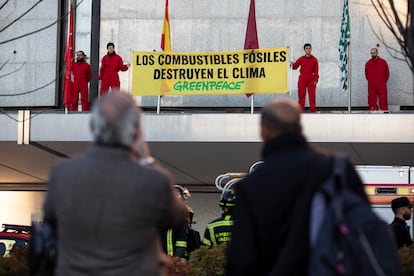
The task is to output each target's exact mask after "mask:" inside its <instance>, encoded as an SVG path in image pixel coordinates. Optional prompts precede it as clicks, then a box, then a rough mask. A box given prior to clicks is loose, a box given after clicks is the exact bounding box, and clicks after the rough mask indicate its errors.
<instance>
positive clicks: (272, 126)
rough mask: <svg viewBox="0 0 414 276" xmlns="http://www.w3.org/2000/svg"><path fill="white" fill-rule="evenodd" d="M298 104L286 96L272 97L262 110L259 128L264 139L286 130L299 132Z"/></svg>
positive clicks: (299, 111) (299, 112)
mask: <svg viewBox="0 0 414 276" xmlns="http://www.w3.org/2000/svg"><path fill="white" fill-rule="evenodd" d="M300 114H301V109H300V106H299V105H298V104H297V103H296V102H294V101H292V100H290V99H287V98H279V99H274V100H272V101H270V102H269V103H267V104H266V105H265V106H264V108H263V111H262V117H261V129H262V138H263V140H264V141H267V140H269V139H272V138H275V137H277V136H279V135H281V134H284V133H287V132H295V131H296V132H301V125H300Z"/></svg>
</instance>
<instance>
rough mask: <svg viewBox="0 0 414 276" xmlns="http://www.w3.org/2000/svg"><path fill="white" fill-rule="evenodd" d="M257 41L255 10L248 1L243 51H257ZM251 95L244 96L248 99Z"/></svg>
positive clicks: (253, 4)
mask: <svg viewBox="0 0 414 276" xmlns="http://www.w3.org/2000/svg"><path fill="white" fill-rule="evenodd" d="M258 48H259V40H258V39H257V27H256V8H255V3H254V0H250V9H249V19H248V20H247V29H246V39H245V40H244V49H245V50H248V49H258ZM251 95H253V94H246V96H247V97H250V96H251Z"/></svg>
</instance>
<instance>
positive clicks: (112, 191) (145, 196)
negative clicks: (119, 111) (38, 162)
mask: <svg viewBox="0 0 414 276" xmlns="http://www.w3.org/2000/svg"><path fill="white" fill-rule="evenodd" d="M176 202H178V201H177V200H176V199H175V196H174V193H173V190H172V186H171V185H170V183H169V180H168V179H167V177H166V176H164V175H163V174H161V173H159V172H157V171H155V170H153V169H149V168H145V167H142V166H140V165H138V164H137V163H136V162H134V161H133V160H132V159H131V156H130V152H129V150H128V149H127V148H123V147H115V146H101V145H94V146H92V147H91V148H90V149H89V150H88V151H87V152H86V153H85V154H83V155H81V156H78V157H75V158H72V159H68V160H64V161H62V162H60V163H58V164H57V165H55V166H54V167H53V168H52V171H51V174H50V178H49V183H48V193H47V197H46V201H45V206H44V216H45V220H47V221H49V222H50V223H51V224H53V225H54V229H55V230H56V232H57V238H58V262H57V269H56V275H57V276H61V275H100V276H101V275H160V274H161V265H160V263H161V262H160V257H161V247H160V241H159V234H158V229H157V226H158V225H166V226H175V225H176V223H177V219H180V214H181V211H182V210H183V209H182V208H181V209H180V211H178V208H177V207H178V206H177V205H176ZM179 212H180V213H179ZM177 214H178V216H177ZM181 218H183V219H185V213H182V216H181ZM183 219H181V221H183Z"/></svg>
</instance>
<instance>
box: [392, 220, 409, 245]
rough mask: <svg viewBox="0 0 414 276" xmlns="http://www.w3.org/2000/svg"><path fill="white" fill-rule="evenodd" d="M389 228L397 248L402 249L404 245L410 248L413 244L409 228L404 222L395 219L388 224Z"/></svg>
mask: <svg viewBox="0 0 414 276" xmlns="http://www.w3.org/2000/svg"><path fill="white" fill-rule="evenodd" d="M390 228H391V232H392V234H393V236H394V239H395V241H396V244H397V247H398V248H400V247H403V246H404V245H405V246H410V245H412V244H413V240H412V239H411V236H410V230H409V227H408V225H407V223H406V222H405V221H404V220H402V219H400V218H397V217H395V218H394V220H393V221H392V223H391V224H390Z"/></svg>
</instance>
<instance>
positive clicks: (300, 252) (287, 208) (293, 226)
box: [225, 98, 369, 276]
mask: <svg viewBox="0 0 414 276" xmlns="http://www.w3.org/2000/svg"><path fill="white" fill-rule="evenodd" d="M300 116H301V107H300V106H299V105H298V104H297V103H295V102H293V101H292V100H289V99H286V98H279V99H275V100H273V101H271V102H270V103H268V104H266V105H265V107H264V108H263V111H262V114H261V123H260V126H261V137H262V139H263V142H264V148H263V151H262V160H263V163H262V164H261V165H260V166H259V167H258V168H257V169H255V170H254V171H253V172H252V173H251V174H249V175H248V176H246V177H245V178H243V179H242V180H241V181H240V182H238V183H237V185H236V189H235V190H236V205H235V206H234V211H233V220H234V225H233V231H232V236H231V240H230V243H229V247H228V249H227V254H226V255H227V256H226V268H225V270H226V273H225V274H226V275H227V276H233V275H235V276H236V275H237V276H243V275H270V274H269V273H271V272H272V273H273V274H271V275H307V264H308V259H309V254H310V245H309V244H310V241H309V225H310V217H309V216H310V215H309V209H310V206H311V200H312V197H313V194H314V193H315V191H316V190H317V189H318V188H319V187H320V186H321V185H322V184H323V183H324V181H325V180H326V179H328V177H329V176H330V175H331V173H332V170H333V157H332V154H328V153H324V152H322V151H319V150H316V149H314V148H312V147H311V146H310V145H309V143H308V142H307V141H306V139H305V137H304V136H303V134H302V126H301V123H300ZM345 176H346V178H347V180H348V185H349V188H350V189H351V190H353V191H355V192H356V193H357V194H358V195H360V196H361V198H362V199H363V200H364V201H366V203H367V204H369V202H368V198H367V196H366V195H365V192H364V188H363V185H362V182H361V180H360V178H359V176H358V174H357V172H356V171H355V170H354V168H353V166H352V165H351V163H350V162H349V161H347V162H346V166H345ZM299 199H300V200H299ZM293 213H295V214H298V215H295V216H292V214H293Z"/></svg>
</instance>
